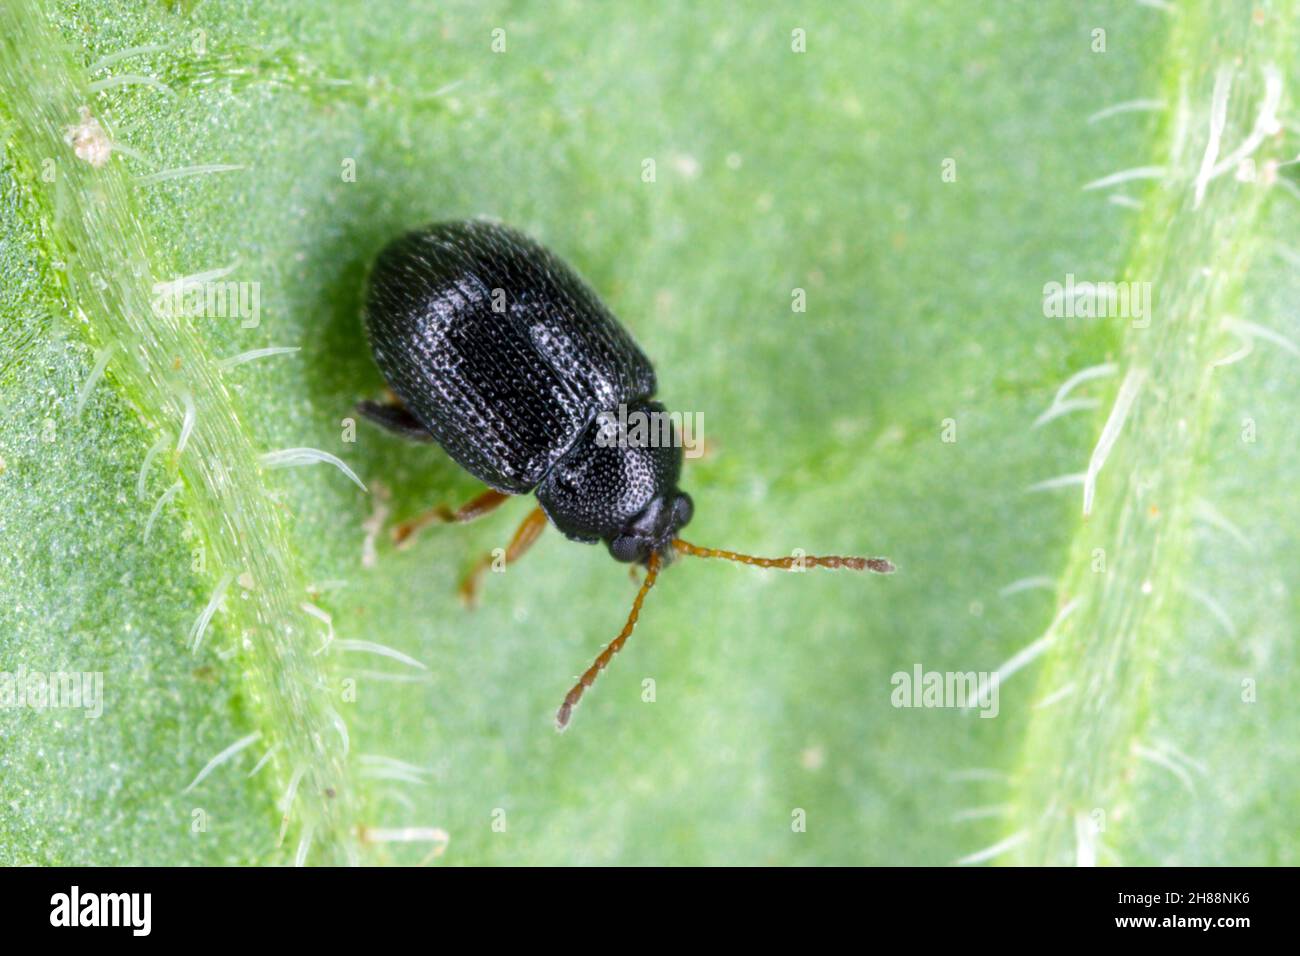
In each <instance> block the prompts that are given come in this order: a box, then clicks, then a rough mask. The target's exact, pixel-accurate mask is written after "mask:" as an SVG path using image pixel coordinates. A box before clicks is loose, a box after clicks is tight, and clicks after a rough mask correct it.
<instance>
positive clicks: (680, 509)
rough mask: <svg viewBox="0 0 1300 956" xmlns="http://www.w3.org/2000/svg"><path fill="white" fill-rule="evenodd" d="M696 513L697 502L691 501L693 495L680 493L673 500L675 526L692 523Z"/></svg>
mask: <svg viewBox="0 0 1300 956" xmlns="http://www.w3.org/2000/svg"><path fill="white" fill-rule="evenodd" d="M694 515H695V502H693V501H691V496H690V495H688V494H685V493H682V494H680V495H678V496H677V499H676V500H675V501H674V502H673V527H674V528H684V527H686V526H687V525H688V524H690V523H691V518H692V517H693V516H694Z"/></svg>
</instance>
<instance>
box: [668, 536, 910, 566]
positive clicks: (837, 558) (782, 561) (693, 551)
mask: <svg viewBox="0 0 1300 956" xmlns="http://www.w3.org/2000/svg"><path fill="white" fill-rule="evenodd" d="M673 549H674V550H675V551H680V552H681V553H682V554H690V555H694V556H695V557H697V558H723V559H725V560H727V561H736V562H738V563H739V564H751V565H754V566H755V567H759V568H779V569H780V570H782V571H802V570H804V569H805V568H848V569H849V570H851V571H874V572H875V573H876V574H893V573H894V563H893V562H892V561H890V560H889V559H888V558H859V557H855V556H852V555H849V556H841V555H838V554H826V555H814V554H797V555H791V556H790V557H788V558H759V557H755V556H754V555H752V554H740V553H738V552H736V551H723V550H722V549H720V548H701V547H698V546H696V545H693V544H691V543H690V542H689V541H683V540H682V539H681V538H673Z"/></svg>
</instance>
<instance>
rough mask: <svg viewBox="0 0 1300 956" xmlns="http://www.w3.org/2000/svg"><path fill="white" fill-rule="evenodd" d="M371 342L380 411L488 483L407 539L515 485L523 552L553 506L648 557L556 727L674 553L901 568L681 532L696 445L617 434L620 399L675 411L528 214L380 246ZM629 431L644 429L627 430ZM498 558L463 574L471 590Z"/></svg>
mask: <svg viewBox="0 0 1300 956" xmlns="http://www.w3.org/2000/svg"><path fill="white" fill-rule="evenodd" d="M365 315H366V329H367V332H368V334H369V337H370V345H371V348H372V350H373V351H374V355H375V361H376V362H377V363H378V365H379V368H380V370H381V371H382V372H383V374H384V377H385V378H386V379H387V380H388V386H389V388H390V390H391V391H392V393H393V395H394V396H395V401H392V402H390V403H387V404H381V403H378V402H361V403H359V404H358V406H357V408H358V411H360V412H361V413H362V414H363V415H365V416H366V417H367V418H369V419H371V420H373V421H375V422H377V423H378V424H380V425H382V426H384V427H385V428H388V429H390V430H391V431H394V432H397V433H399V434H401V435H403V436H405V437H407V438H412V439H415V440H418V441H436V442H437V443H438V444H439V445H441V446H442V447H443V448H444V449H445V450H446V451H447V454H449V455H450V456H451V457H452V458H454V459H455V460H456V462H457V463H459V464H460V465H461V467H463V468H464V469H465V470H466V471H468V472H470V473H471V474H472V475H474V476H475V477H476V478H478V479H479V480H481V481H482V482H484V483H485V484H486V485H488V487H489V489H490V490H489V491H487V492H485V493H484V494H482V495H480V496H479V497H477V498H475V499H474V500H473V501H471V502H469V503H468V504H466V505H464V506H462V507H461V508H459V509H456V510H452V509H451V508H448V507H446V506H445V505H443V506H440V507H437V508H435V509H433V510H432V511H430V512H429V513H428V514H426V515H423V516H421V517H420V518H417V519H415V520H414V521H408V522H406V523H405V524H403V525H401V526H399V528H398V529H397V530H396V532H395V534H394V537H395V538H396V539H397V540H398V542H399V543H401V542H403V541H404V540H405V539H406V538H408V537H409V535H410V534H411V533H413V532H414V531H416V530H418V529H419V528H420V527H422V526H424V525H427V524H431V523H433V522H451V521H470V520H473V519H474V518H477V517H479V516H481V515H483V514H486V513H487V512H489V511H491V510H492V509H493V508H495V507H496V506H497V505H499V504H501V502H503V501H505V500H506V499H507V498H508V497H510V496H511V495H522V494H526V493H527V492H530V491H531V492H533V493H534V494H536V495H537V501H538V504H539V507H537V508H535V509H533V511H532V512H530V513H529V515H528V517H527V518H526V519H525V520H524V523H523V524H522V525H521V526H520V527H519V530H518V531H517V532H515V536H514V538H513V539H512V540H511V542H510V546H509V548H507V550H506V554H505V560H506V563H509V562H511V561H514V560H516V559H518V558H519V557H520V556H521V555H522V554H523V553H524V551H526V550H527V549H528V546H529V545H531V544H532V542H533V541H534V540H536V538H537V536H538V535H539V534H540V533H541V531H542V529H543V528H544V527H545V526H546V520H547V519H548V518H549V519H550V520H551V522H552V523H553V524H554V525H555V526H556V527H557V528H559V529H560V531H561V533H563V534H564V536H565V537H566V538H570V539H571V540H574V541H582V542H586V543H588V544H594V543H595V542H597V541H603V542H605V545H606V547H608V548H609V553H610V554H611V555H613V557H614V558H615V560H618V561H624V562H628V563H633V564H642V565H645V567H646V577H645V581H644V582H643V583H642V584H641V589H640V590H639V591H638V592H637V596H636V600H635V601H633V603H632V611H631V613H630V614H629V615H628V619H627V623H626V624H625V625H624V626H623V630H622V631H620V632H619V634H618V636H617V637H616V638H614V640H613V641H612V642H611V643H610V644H609V646H608V647H606V648H605V649H604V650H603V651H602V652H601V653H600V655H599V656H598V657H597V658H596V660H595V661H594V662H593V663H592V665H591V667H589V668H588V669H587V671H586V672H585V673H584V674H583V675H582V677H581V678H580V679H579V681H578V683H576V684H575V685H574V686H573V689H572V690H570V691H569V693H568V695H567V696H566V697H565V698H564V703H563V704H562V705H561V707H560V709H559V712H558V713H557V714H556V716H555V724H556V727H557V729H559V730H563V729H564V728H565V726H567V725H568V723H569V718H570V717H571V716H572V714H573V708H574V707H575V706H577V703H578V701H579V700H580V699H581V698H582V695H583V693H584V691H586V689H587V688H588V687H590V686H591V685H592V684H593V683H594V682H595V680H596V677H597V676H598V675H599V674H600V672H601V671H602V670H603V669H604V668H605V666H606V665H608V664H609V662H610V660H611V659H612V658H613V656H614V655H615V654H617V653H618V652H619V650H620V649H621V648H622V647H623V644H624V642H626V641H627V639H628V636H629V635H630V634H631V633H632V629H633V628H634V627H635V626H636V619H637V615H638V614H639V613H640V611H641V604H642V602H643V601H644V600H645V596H646V594H647V592H649V590H650V588H652V587H654V583H655V579H656V578H657V577H658V575H659V569H660V568H661V567H662V566H663V565H664V564H666V563H668V562H669V561H671V560H672V559H673V557H674V556H676V555H677V554H689V555H695V556H697V557H702V558H725V559H727V560H729V561H739V562H741V563H743V564H751V565H756V566H758V567H763V568H780V569H783V570H787V571H788V570H803V569H804V568H808V567H822V568H851V569H853V570H855V571H875V572H877V573H880V574H888V573H889V572H891V571H893V570H894V566H893V565H892V564H891V563H890V562H889V561H888V560H886V559H885V558H859V557H838V556H825V557H810V556H803V555H800V556H795V557H789V558H758V557H754V556H752V555H747V554H737V553H734V552H731V551H721V550H717V549H715V548H701V547H697V546H695V545H693V544H690V543H689V542H686V541H683V540H682V539H681V538H679V537H677V533H678V531H679V530H680V529H681V528H682V527H683V526H684V525H686V523H687V522H689V521H690V520H691V514H692V511H693V505H692V504H691V499H690V496H689V495H687V494H685V493H684V492H682V491H681V490H679V489H678V487H677V480H678V477H679V476H680V474H681V467H682V447H681V442H680V441H678V440H676V439H677V435H676V431H675V428H674V431H673V436H672V437H673V441H671V442H668V443H663V442H647V441H640V442H632V441H630V440H621V441H611V440H609V438H610V432H609V430H608V423H609V421H610V417H609V416H611V415H613V414H614V412H615V410H616V409H618V408H619V406H625V408H626V411H627V413H628V414H631V413H632V412H638V411H640V412H662V411H663V409H664V407H663V406H662V405H660V404H659V403H658V402H655V401H653V400H652V399H653V397H654V393H655V373H654V369H653V368H652V367H651V365H650V361H649V360H648V359H647V358H646V357H645V354H644V353H642V351H641V350H640V349H639V348H638V347H637V344H636V343H635V342H634V341H632V337H631V336H630V335H629V334H628V333H627V330H626V329H624V328H623V327H622V326H621V325H620V324H619V323H618V320H617V319H615V318H614V316H613V315H611V314H610V312H609V310H608V309H606V308H605V306H604V305H603V304H602V303H601V301H600V299H598V298H597V297H596V294H595V293H594V292H592V291H591V289H589V288H588V287H587V286H586V284H585V283H583V281H582V280H581V279H579V278H578V276H577V275H575V274H574V273H573V271H572V270H571V269H569V267H568V266H566V265H565V264H564V263H563V262H561V261H560V260H559V259H558V258H556V257H555V256H554V255H552V254H551V253H550V252H548V251H547V250H546V249H544V248H542V247H541V246H540V245H538V244H537V243H536V242H534V241H532V240H531V239H529V238H528V237H527V236H524V235H522V234H520V233H518V232H516V231H515V230H513V229H509V228H506V227H505V226H501V225H497V224H494V223H490V222H480V221H467V222H448V223H440V224H438V225H434V226H429V227H427V228H425V229H420V230H417V231H415V232H410V233H407V234H406V235H404V236H402V237H400V238H398V239H397V240H395V241H394V242H392V243H391V244H390V245H389V246H387V247H386V248H385V249H384V250H383V251H382V252H381V253H380V254H379V258H378V260H377V261H376V262H375V266H374V270H373V272H372V273H371V276H370V287H369V291H368V294H367V297H366V304H365ZM624 437H625V438H627V437H629V436H624ZM490 561H491V558H486V559H484V560H483V561H481V562H480V563H479V564H478V565H476V566H475V569H474V571H472V572H471V574H470V575H469V577H468V578H467V579H466V582H465V584H464V585H462V594H463V595H464V596H465V597H466V598H470V599H472V597H473V594H474V589H475V584H476V582H477V580H478V578H479V576H480V575H481V573H482V571H483V570H484V569H485V568H486V567H487V566H488V564H489V563H490Z"/></svg>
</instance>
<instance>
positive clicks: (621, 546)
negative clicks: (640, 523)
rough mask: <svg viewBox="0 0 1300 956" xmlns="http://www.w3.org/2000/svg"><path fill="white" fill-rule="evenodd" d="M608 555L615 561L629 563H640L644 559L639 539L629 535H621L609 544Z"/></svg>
mask: <svg viewBox="0 0 1300 956" xmlns="http://www.w3.org/2000/svg"><path fill="white" fill-rule="evenodd" d="M609 553H610V555H611V556H612V557H613V558H614V560H615V561H624V562H628V563H631V562H633V561H640V560H641V559H642V558H643V557H645V552H644V548H643V544H642V540H641V539H640V538H634V537H633V536H632V535H630V534H621V535H619V536H618V537H617V538H615V539H614V540H613V541H611V542H610V543H609Z"/></svg>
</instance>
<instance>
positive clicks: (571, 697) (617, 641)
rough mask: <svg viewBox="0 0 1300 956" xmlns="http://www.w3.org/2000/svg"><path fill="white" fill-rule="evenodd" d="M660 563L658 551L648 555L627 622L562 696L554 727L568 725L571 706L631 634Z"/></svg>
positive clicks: (575, 705) (575, 704) (579, 698)
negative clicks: (646, 570) (571, 687)
mask: <svg viewBox="0 0 1300 956" xmlns="http://www.w3.org/2000/svg"><path fill="white" fill-rule="evenodd" d="M660 563H661V560H660V557H659V552H657V551H656V552H654V553H653V554H651V555H650V561H649V563H648V564H647V565H646V567H647V568H648V569H649V570H648V572H647V574H646V576H645V581H644V582H643V583H642V585H641V590H639V591H637V592H636V600H634V601H633V602H632V611H631V613H630V614H628V616H627V623H626V624H624V625H623V630H621V631H619V632H618V637H616V638H614V639H613V640H612V641H610V642H609V646H608V647H606V648H605V649H604V650H603V651H601V652H600V655H599V656H598V657H597V658H596V659H595V660H594V661H592V662H591V666H590V667H588V668H587V671H586V673H584V674H583V675H582V677H581V678H579V679H578V683H576V684H574V685H573V689H572V690H570V691H569V693H568V694H566V695H565V697H564V703H563V704H561V705H560V709H559V710H558V711H556V714H555V729H556V730H563V729H564V728H565V727H567V726H569V720H570V719H571V718H572V717H573V708H575V707H577V706H578V701H580V700H582V695H583V694H585V693H586V692H587V688H588V687H590V686H591V685H592V684H594V683H596V678H597V677H599V676H600V672H601V671H603V670H604V669H605V668H606V667H608V666H609V662H610V661H611V660H613V659H614V655H615V654H617V653H618V652H619V651H621V650H622V649H623V645H624V644H626V643H627V639H628V638H629V637H631V636H632V630H633V628H635V627H636V619H637V618H638V617H639V616H640V614H641V605H642V604H643V603H644V602H645V596H646V595H647V594H649V593H650V589H651V588H652V587H654V586H655V578H657V577H659V565H660Z"/></svg>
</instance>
